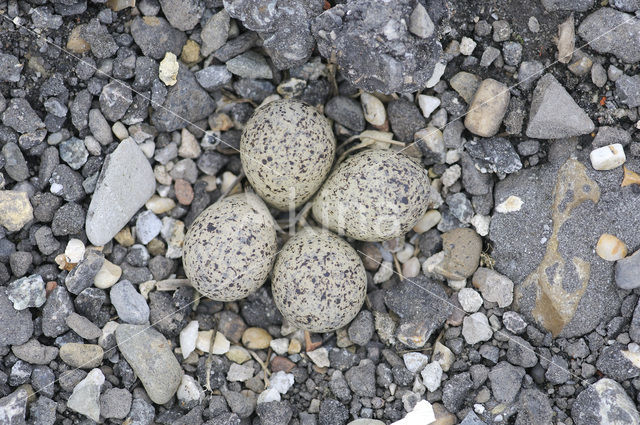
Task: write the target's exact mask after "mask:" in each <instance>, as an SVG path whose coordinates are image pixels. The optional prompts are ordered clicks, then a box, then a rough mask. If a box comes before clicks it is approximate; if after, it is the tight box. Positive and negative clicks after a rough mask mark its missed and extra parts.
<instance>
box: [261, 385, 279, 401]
mask: <svg viewBox="0 0 640 425" xmlns="http://www.w3.org/2000/svg"><path fill="white" fill-rule="evenodd" d="M280 400H281V397H280V393H279V392H278V391H277V390H275V389H274V388H267V389H266V390H264V391H263V392H261V393H260V395H259V396H258V401H257V402H256V403H257V404H260V403H269V402H271V401H280Z"/></svg>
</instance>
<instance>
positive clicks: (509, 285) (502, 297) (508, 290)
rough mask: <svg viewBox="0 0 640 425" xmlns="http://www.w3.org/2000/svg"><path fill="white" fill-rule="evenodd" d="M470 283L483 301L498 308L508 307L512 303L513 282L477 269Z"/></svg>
mask: <svg viewBox="0 0 640 425" xmlns="http://www.w3.org/2000/svg"><path fill="white" fill-rule="evenodd" d="M472 283H473V286H474V287H476V288H478V289H479V290H480V292H481V293H482V297H483V298H484V299H485V300H487V301H491V302H495V303H498V306H499V307H502V308H504V307H508V306H510V305H511V303H512V302H513V282H512V281H511V279H509V278H508V277H506V276H504V275H501V274H500V273H498V272H496V271H494V270H491V269H487V268H484V267H481V268H479V269H478V270H477V271H476V272H475V273H474V275H473V279H472Z"/></svg>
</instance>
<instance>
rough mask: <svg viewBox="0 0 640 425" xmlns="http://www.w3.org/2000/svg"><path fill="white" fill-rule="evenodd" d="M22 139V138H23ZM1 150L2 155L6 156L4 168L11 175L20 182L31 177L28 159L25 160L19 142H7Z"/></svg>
mask: <svg viewBox="0 0 640 425" xmlns="http://www.w3.org/2000/svg"><path fill="white" fill-rule="evenodd" d="M20 140H22V138H21V139H20ZM1 152H2V156H4V170H5V171H6V172H7V174H8V175H9V177H11V178H12V179H14V180H15V181H18V182H21V181H23V180H26V179H28V178H29V167H27V161H25V159H24V156H23V155H22V151H21V150H20V148H19V147H18V145H17V144H15V143H7V144H6V145H4V146H3V147H2V151H1Z"/></svg>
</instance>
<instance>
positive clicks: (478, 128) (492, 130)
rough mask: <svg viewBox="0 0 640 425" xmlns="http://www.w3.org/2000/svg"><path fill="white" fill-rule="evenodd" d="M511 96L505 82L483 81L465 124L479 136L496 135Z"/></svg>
mask: <svg viewBox="0 0 640 425" xmlns="http://www.w3.org/2000/svg"><path fill="white" fill-rule="evenodd" d="M496 22H497V21H496ZM494 34H495V32H494ZM510 98H511V96H510V94H509V88H508V87H507V86H506V85H505V84H503V83H501V82H499V81H496V80H493V79H491V78H488V79H486V80H484V81H482V83H480V86H479V87H478V90H477V91H476V93H475V95H474V96H473V99H472V101H471V104H470V105H469V110H468V111H467V115H466V117H465V119H464V126H465V127H466V128H467V130H469V131H470V132H472V133H473V134H476V135H478V136H482V137H492V136H494V135H495V134H496V133H497V132H498V130H499V129H500V124H501V123H502V119H503V118H504V116H505V114H506V113H507V108H508V107H509V99H510Z"/></svg>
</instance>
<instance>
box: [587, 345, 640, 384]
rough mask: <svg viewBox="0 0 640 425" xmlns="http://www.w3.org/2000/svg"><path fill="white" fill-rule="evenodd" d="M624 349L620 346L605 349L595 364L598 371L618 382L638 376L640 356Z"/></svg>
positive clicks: (639, 372)
mask: <svg viewBox="0 0 640 425" xmlns="http://www.w3.org/2000/svg"><path fill="white" fill-rule="evenodd" d="M624 348H625V347H624V346H623V345H622V344H614V345H611V346H609V347H605V348H604V349H603V350H602V352H601V353H600V356H599V357H598V361H597V362H596V367H597V368H598V370H599V371H601V372H602V373H603V374H604V375H605V376H606V377H608V378H612V379H615V380H616V381H619V382H622V381H626V380H627V379H632V378H636V377H637V376H640V368H639V367H638V366H640V356H639V355H638V353H633V352H631V351H628V350H625V349H624Z"/></svg>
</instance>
